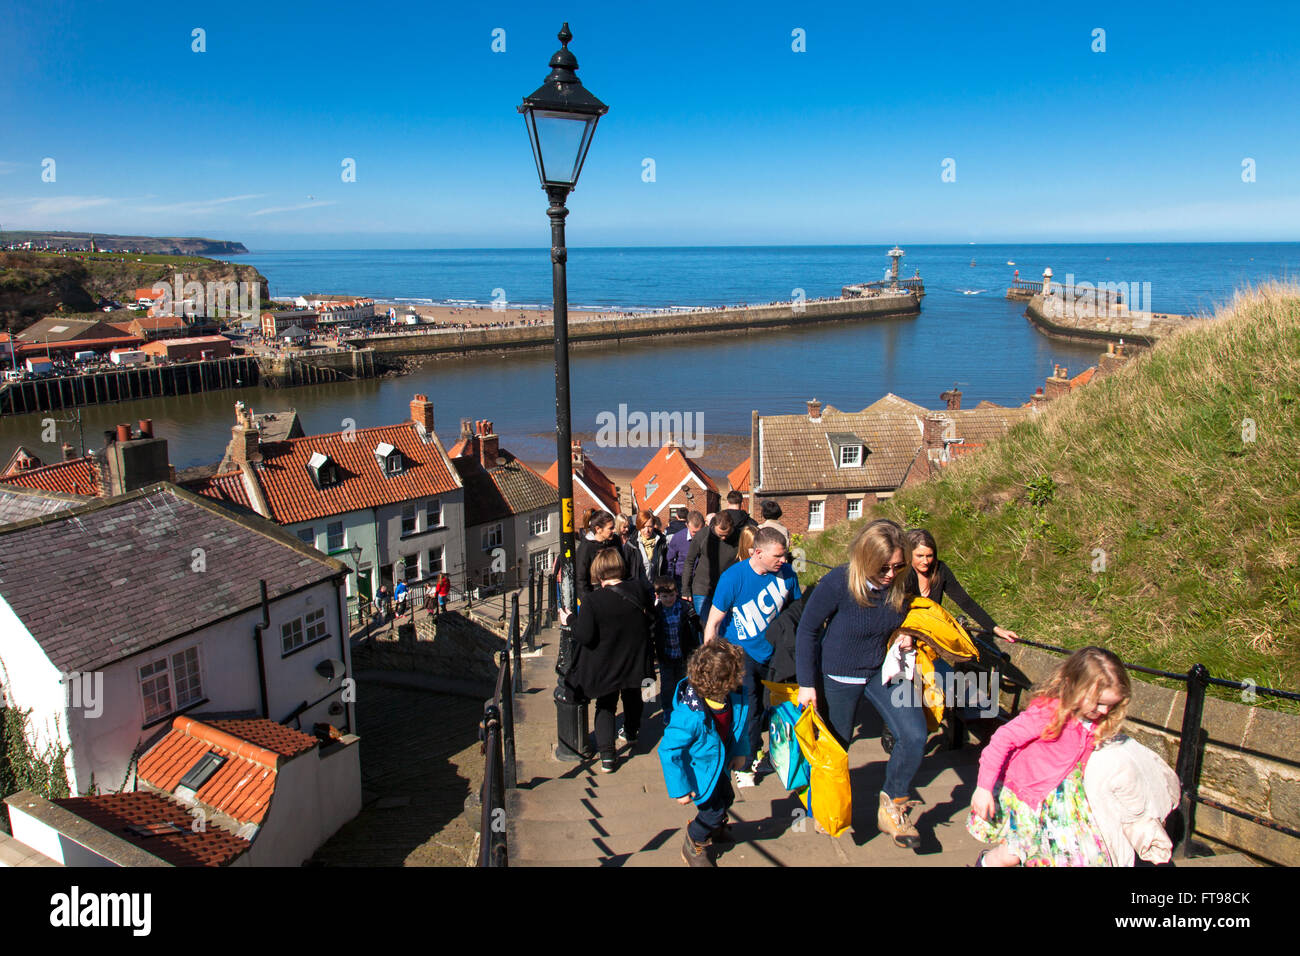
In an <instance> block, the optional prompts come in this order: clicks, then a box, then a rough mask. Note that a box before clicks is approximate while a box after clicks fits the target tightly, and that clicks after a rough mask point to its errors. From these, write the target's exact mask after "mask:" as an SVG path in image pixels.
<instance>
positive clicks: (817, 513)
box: [808, 501, 826, 531]
mask: <svg viewBox="0 0 1300 956" xmlns="http://www.w3.org/2000/svg"><path fill="white" fill-rule="evenodd" d="M825 504H826V502H824V501H810V502H808V530H809V531H820V530H822V520H823V519H822V506H823V505H825Z"/></svg>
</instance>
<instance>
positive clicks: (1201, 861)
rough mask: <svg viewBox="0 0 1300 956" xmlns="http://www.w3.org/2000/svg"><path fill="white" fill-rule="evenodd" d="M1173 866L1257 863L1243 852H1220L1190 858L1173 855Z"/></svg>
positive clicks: (1249, 864)
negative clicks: (1213, 854)
mask: <svg viewBox="0 0 1300 956" xmlns="http://www.w3.org/2000/svg"><path fill="white" fill-rule="evenodd" d="M1174 866H1175V867H1184V866H1197V867H1207V866H1259V864H1258V863H1256V862H1255V861H1254V860H1252V859H1251V858H1250V857H1248V856H1247V855H1246V854H1244V853H1220V854H1218V855H1216V856H1196V857H1192V858H1191V859H1190V860H1184V859H1183V858H1182V857H1180V856H1175V857H1174Z"/></svg>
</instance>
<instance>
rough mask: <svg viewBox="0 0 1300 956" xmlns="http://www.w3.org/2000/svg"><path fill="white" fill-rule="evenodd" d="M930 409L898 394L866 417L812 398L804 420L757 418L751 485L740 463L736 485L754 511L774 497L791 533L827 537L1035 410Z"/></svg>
mask: <svg viewBox="0 0 1300 956" xmlns="http://www.w3.org/2000/svg"><path fill="white" fill-rule="evenodd" d="M960 405H961V397H960V393H956V394H955V401H954V400H953V399H950V400H949V408H947V409H946V410H944V411H931V410H929V409H927V408H924V407H923V406H921V405H918V404H916V403H915V402H909V401H907V400H906V399H902V398H899V397H898V396H897V395H894V394H893V393H892V392H891V393H889V394H887V395H885V396H884V397H883V398H881V399H879V400H878V401H876V402H874V403H872V404H871V405H868V406H867V407H866V408H864V409H862V410H861V411H860V412H842V411H840V410H839V409H837V408H835V407H834V406H831V405H827V406H825V407H823V405H822V403H821V402H818V401H817V400H815V399H814V400H812V401H810V402H808V408H807V412H806V413H805V414H802V415H764V416H760V415H759V414H758V413H757V412H755V413H754V414H753V418H752V422H753V424H752V432H751V438H750V447H751V449H753V454H752V456H751V459H750V462H749V475H748V481H747V482H745V475H744V466H743V463H742V466H740V467H739V468H737V470H736V471H735V472H733V476H734V479H733V482H734V481H739V482H742V483H745V485H746V487H747V488H748V495H749V501H748V506H749V510H750V512H751V513H756V509H757V507H758V503H759V501H760V500H761V499H764V498H772V499H775V500H776V502H777V503H778V504H780V506H781V510H782V512H783V514H782V517H781V522H782V523H783V524H785V525H786V526H787V527H788V528H789V529H790V530H791V532H801V533H802V532H809V531H813V532H815V531H821V530H824V529H825V528H828V527H831V526H833V525H835V524H838V523H840V522H842V521H854V520H856V519H858V518H860V517H862V515H863V514H864V513H865V509H866V508H868V507H870V506H871V505H873V504H875V503H877V502H879V501H884V500H886V499H888V498H891V497H892V496H893V495H894V493H895V492H896V491H897V490H898V489H899V488H902V487H905V486H907V485H910V484H914V483H916V482H919V481H924V480H926V479H927V478H930V477H931V476H933V475H936V474H938V472H939V471H940V470H941V469H942V468H943V466H944V465H946V464H948V463H949V462H950V461H952V460H953V459H954V458H956V457H957V456H959V455H962V454H969V453H970V452H971V451H973V450H975V449H978V448H981V447H983V446H984V445H985V444H987V443H988V442H989V441H992V440H994V439H995V438H998V437H1000V436H1001V435H1003V434H1005V433H1006V431H1007V430H1008V429H1010V428H1011V427H1012V426H1013V425H1015V424H1017V423H1018V422H1021V421H1024V420H1025V419H1026V418H1028V417H1029V416H1030V415H1032V414H1034V413H1035V411H1036V409H1034V408H1032V407H1021V408H1003V407H1001V406H998V405H994V404H992V403H991V402H981V403H980V404H979V405H977V406H975V407H974V408H972V409H964V410H963V409H961V407H960Z"/></svg>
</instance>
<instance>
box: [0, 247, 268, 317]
mask: <svg viewBox="0 0 1300 956" xmlns="http://www.w3.org/2000/svg"><path fill="white" fill-rule="evenodd" d="M178 272H179V273H181V274H182V275H183V276H184V280H183V281H187V280H191V279H193V280H197V281H199V282H204V283H207V282H224V281H228V280H231V281H236V282H256V283H259V284H260V286H261V289H262V300H263V301H264V302H269V300H270V293H269V289H268V287H267V281H266V278H265V277H264V276H262V275H261V273H259V272H258V271H257V269H255V268H254V267H253V266H249V265H236V264H234V263H230V262H223V261H221V260H218V259H207V258H204V257H201V256H189V255H185V256H171V255H139V256H136V255H129V254H118V253H85V254H77V253H70V254H67V255H57V254H55V253H44V252H0V328H6V329H15V330H17V329H22V328H25V327H26V326H27V325H30V324H31V323H32V322H34V321H36V320H37V319H39V318H42V317H43V316H46V315H50V314H52V313H55V312H64V313H81V312H87V311H91V310H93V309H94V308H95V304H96V302H98V301H99V299H100V298H105V299H117V300H119V301H122V302H130V301H133V300H134V295H133V292H134V290H136V289H140V288H148V287H151V286H152V285H153V284H154V283H155V282H167V283H171V282H172V281H173V280H174V277H175V275H176V273H178Z"/></svg>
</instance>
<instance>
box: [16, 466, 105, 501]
mask: <svg viewBox="0 0 1300 956" xmlns="http://www.w3.org/2000/svg"><path fill="white" fill-rule="evenodd" d="M4 482H5V484H10V485H21V486H22V487H24V488H36V489H39V490H41V491H58V492H61V493H63V494H65V495H98V494H100V493H101V492H102V490H103V489H102V488H101V487H100V485H99V476H98V475H97V474H96V471H95V469H94V468H92V467H91V465H90V459H89V458H70V459H68V460H67V461H56V462H54V464H52V465H44V466H42V467H40V468H33V469H32V470H31V471H24V472H18V473H15V474H12V475H5V476H4Z"/></svg>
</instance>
